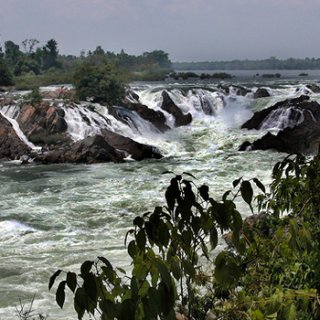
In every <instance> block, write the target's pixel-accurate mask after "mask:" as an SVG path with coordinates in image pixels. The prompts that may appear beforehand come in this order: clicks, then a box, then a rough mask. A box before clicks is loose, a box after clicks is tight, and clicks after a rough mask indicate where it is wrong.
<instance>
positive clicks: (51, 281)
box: [49, 269, 62, 290]
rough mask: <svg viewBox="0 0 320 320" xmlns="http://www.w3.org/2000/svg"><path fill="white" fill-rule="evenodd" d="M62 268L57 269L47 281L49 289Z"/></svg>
mask: <svg viewBox="0 0 320 320" xmlns="http://www.w3.org/2000/svg"><path fill="white" fill-rule="evenodd" d="M61 271H62V270H60V269H59V270H57V271H56V272H55V273H54V274H53V275H52V276H51V278H50V281H49V290H50V289H51V288H52V286H53V284H54V282H55V280H56V279H57V277H58V276H59V275H60V273H61Z"/></svg>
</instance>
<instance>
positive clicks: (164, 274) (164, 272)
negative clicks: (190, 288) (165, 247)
mask: <svg viewBox="0 0 320 320" xmlns="http://www.w3.org/2000/svg"><path fill="white" fill-rule="evenodd" d="M154 263H155V265H156V267H157V269H158V271H159V273H160V276H161V279H162V281H163V282H164V283H165V285H166V286H167V287H168V288H170V287H171V286H172V281H171V276H170V273H169V270H168V268H167V266H166V265H165V263H164V262H163V261H162V260H160V259H156V260H155V262H154Z"/></svg>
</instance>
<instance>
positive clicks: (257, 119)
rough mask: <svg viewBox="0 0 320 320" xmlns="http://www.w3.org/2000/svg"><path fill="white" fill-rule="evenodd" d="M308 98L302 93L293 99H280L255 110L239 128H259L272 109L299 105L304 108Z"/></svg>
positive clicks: (306, 105)
mask: <svg viewBox="0 0 320 320" xmlns="http://www.w3.org/2000/svg"><path fill="white" fill-rule="evenodd" d="M309 99H310V97H309V96H305V95H302V96H300V97H298V98H293V99H287V100H284V101H280V102H278V103H276V104H275V105H273V106H271V107H269V108H266V109H263V110H261V111H258V112H255V113H254V115H253V116H252V118H251V119H249V120H248V121H247V122H245V123H244V124H243V125H242V126H241V128H242V129H249V130H250V129H256V130H257V129H259V128H260V127H261V126H262V124H263V121H264V120H265V119H266V118H267V117H268V116H269V114H270V113H271V112H272V111H274V110H277V109H279V108H289V107H296V108H298V107H300V108H305V107H307V108H308V106H310V105H309V104H308V103H306V102H308V100H309Z"/></svg>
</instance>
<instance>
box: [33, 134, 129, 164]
mask: <svg viewBox="0 0 320 320" xmlns="http://www.w3.org/2000/svg"><path fill="white" fill-rule="evenodd" d="M35 160H36V161H37V162H41V163H64V162H71V163H89V164H90V163H99V162H122V161H123V157H122V155H121V154H120V153H119V152H117V151H116V150H115V149H114V148H113V147H112V146H110V145H109V144H108V143H107V141H106V140H105V139H104V138H103V137H102V136H101V135H96V136H92V137H87V138H85V139H83V140H80V141H77V142H75V143H73V144H71V145H70V147H68V148H57V149H55V150H52V151H48V152H45V153H43V154H39V155H37V156H36V159H35Z"/></svg>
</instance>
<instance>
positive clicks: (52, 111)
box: [17, 102, 69, 145]
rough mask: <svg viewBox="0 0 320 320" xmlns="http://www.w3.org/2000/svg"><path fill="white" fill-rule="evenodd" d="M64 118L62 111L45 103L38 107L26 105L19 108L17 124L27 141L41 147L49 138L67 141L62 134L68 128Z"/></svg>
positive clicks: (65, 136)
mask: <svg viewBox="0 0 320 320" xmlns="http://www.w3.org/2000/svg"><path fill="white" fill-rule="evenodd" d="M64 116H65V113H64V111H63V110H62V109H61V108H59V107H57V106H55V105H50V104H48V103H45V102H44V103H41V104H40V105H39V106H33V105H29V104H28V105H24V106H23V107H22V108H21V111H20V113H19V116H18V118H17V122H18V123H19V126H20V129H21V130H22V131H23V132H24V134H25V135H26V136H27V137H28V139H29V140H31V141H33V142H35V143H37V144H40V145H43V144H46V142H47V141H46V140H47V137H49V136H51V137H53V136H56V137H59V138H60V139H61V140H62V141H63V142H65V141H68V140H69V139H68V137H67V135H66V134H64V133H65V132H66V130H67V128H68V125H67V122H66V121H65V119H64ZM63 134H64V135H63Z"/></svg>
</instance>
